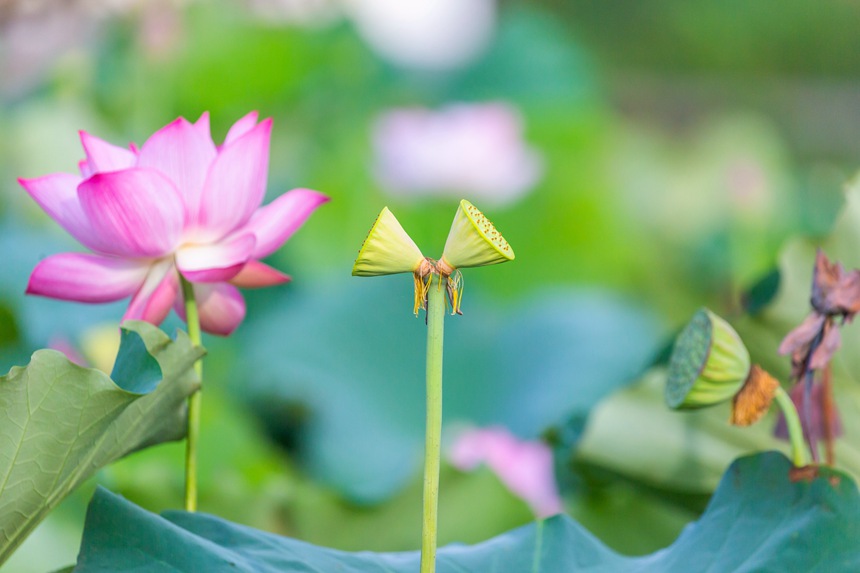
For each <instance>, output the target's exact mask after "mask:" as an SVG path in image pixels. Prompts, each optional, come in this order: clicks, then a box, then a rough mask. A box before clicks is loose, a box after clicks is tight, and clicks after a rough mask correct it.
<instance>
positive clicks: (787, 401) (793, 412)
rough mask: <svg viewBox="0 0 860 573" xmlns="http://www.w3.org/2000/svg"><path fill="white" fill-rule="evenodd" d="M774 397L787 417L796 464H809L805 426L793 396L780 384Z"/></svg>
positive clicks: (792, 452) (800, 465)
mask: <svg viewBox="0 0 860 573" xmlns="http://www.w3.org/2000/svg"><path fill="white" fill-rule="evenodd" d="M774 398H775V399H776V403H777V404H779V407H780V408H782V415H783V416H784V417H785V426H786V428H788V439H789V440H790V441H791V457H792V460H793V461H794V465H795V466H797V467H803V466H805V465H808V464H809V457H808V456H807V455H806V442H805V441H804V440H803V426H801V425H800V418H799V417H798V415H797V408H795V407H794V402H792V401H791V396H789V395H788V393H787V392H786V391H785V390H783V389H782V387H781V386H780V387H778V388H777V389H776V395H775V396H774Z"/></svg>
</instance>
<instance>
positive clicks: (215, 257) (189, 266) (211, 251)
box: [176, 233, 256, 283]
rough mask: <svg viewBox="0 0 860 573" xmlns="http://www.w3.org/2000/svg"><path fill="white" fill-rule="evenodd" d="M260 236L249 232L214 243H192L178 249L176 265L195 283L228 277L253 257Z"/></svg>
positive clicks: (226, 279)
mask: <svg viewBox="0 0 860 573" xmlns="http://www.w3.org/2000/svg"><path fill="white" fill-rule="evenodd" d="M255 243H256V240H255V239H254V235H252V234H250V233H249V234H246V235H241V236H238V237H236V238H233V239H230V240H226V241H222V242H220V243H215V244H212V245H188V246H184V247H181V248H180V249H179V250H178V251H177V252H176V266H177V267H179V270H180V272H181V273H182V274H183V276H185V278H186V279H188V280H189V281H191V282H193V283H215V282H223V281H228V280H230V279H232V278H233V277H235V276H236V275H237V274H239V271H241V270H242V267H244V266H245V263H247V262H248V260H249V259H250V258H251V252H252V251H253V250H254V244H255Z"/></svg>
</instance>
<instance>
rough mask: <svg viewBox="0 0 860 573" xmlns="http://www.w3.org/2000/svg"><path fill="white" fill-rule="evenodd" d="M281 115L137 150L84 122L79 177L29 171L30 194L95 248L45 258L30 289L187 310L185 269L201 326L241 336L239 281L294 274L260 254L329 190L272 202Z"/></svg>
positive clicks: (143, 308)
mask: <svg viewBox="0 0 860 573" xmlns="http://www.w3.org/2000/svg"><path fill="white" fill-rule="evenodd" d="M271 128H272V121H271V119H266V120H264V121H262V122H260V123H257V113H256V112H252V113H249V114H248V115H246V116H245V117H243V118H242V119H240V120H239V121H237V122H236V123H235V124H233V126H232V127H231V128H230V130H229V132H228V133H227V137H226V139H225V140H224V143H223V144H222V145H221V146H216V145H215V143H213V141H212V137H211V135H210V132H209V115H208V113H204V114H203V115H202V116H201V117H200V119H199V120H198V121H197V122H196V123H193V124H192V123H190V122H188V121H187V120H185V119H184V118H179V119H177V120H176V121H174V122H172V123H170V124H168V125H167V126H165V127H163V128H162V129H160V130H159V131H157V132H156V133H155V134H153V135H152V136H151V137H150V138H149V139H148V140H147V141H146V143H144V144H143V146H142V147H141V148H140V149H138V148H137V147H136V146H135V145H134V144H132V145H131V146H130V147H129V148H128V149H126V148H122V147H117V146H114V145H111V144H110V143H107V142H105V141H103V140H101V139H99V138H97V137H94V136H92V135H90V134H88V133H86V132H84V131H82V132H81V134H80V135H81V143H82V144H83V148H84V152H85V153H86V159H85V160H84V161H81V162H80V163H79V168H80V175H72V174H67V173H56V174H52V175H45V176H43V177H39V178H36V179H19V182H20V183H21V185H22V186H23V187H24V189H26V190H27V192H28V193H29V194H30V196H31V197H32V198H33V199H35V201H36V202H37V203H38V204H39V206H41V207H42V209H43V210H44V211H45V212H46V213H48V215H50V216H51V217H52V218H53V219H54V220H55V221H57V223H59V224H60V226H62V227H63V228H64V229H65V230H66V231H68V232H69V234H71V235H72V236H73V237H74V238H75V239H77V240H78V241H80V242H81V244H83V245H84V246H85V247H87V248H89V249H90V250H91V251H93V253H92V254H90V253H86V254H84V253H64V254H59V255H52V256H50V257H48V258H46V259H44V260H43V261H41V262H40V263H39V264H38V265H37V266H36V268H35V269H34V270H33V273H32V275H31V276H30V282H29V284H28V285H27V293H28V294H35V295H41V296H47V297H51V298H57V299H63V300H72V301H78V302H86V303H99V302H109V301H115V300H120V299H123V298H125V297H128V296H131V302H130V304H129V306H128V310H127V311H126V313H125V316H124V317H123V319H133V318H134V319H142V320H146V321H148V322H151V323H153V324H160V323H161V322H162V321H163V320H164V318H165V317H166V316H167V314H168V313H169V312H170V308H171V306H172V307H173V308H174V310H176V312H177V313H178V314H179V315H180V316H182V317H183V318H184V313H185V309H184V306H183V304H182V294H181V289H180V288H179V275H178V273H177V270H178V272H179V273H182V275H183V276H184V277H185V278H186V279H187V280H188V281H190V282H191V283H194V292H195V296H196V298H197V303H198V308H199V312H200V321H201V328H202V329H203V330H205V331H206V332H210V333H212V334H219V335H227V334H230V333H231V332H232V331H233V330H234V329H235V328H236V327H237V326H238V325H239V324H240V323H241V322H242V319H243V318H244V316H245V301H244V299H243V298H242V295H241V294H240V293H239V291H238V289H237V288H236V287H263V286H270V285H276V284H280V283H284V282H287V281H288V280H289V277H288V276H287V275H285V274H283V273H281V272H280V271H277V270H275V269H273V268H272V267H269V266H268V265H265V264H263V263H261V262H260V261H259V260H258V259H261V258H263V257H265V256H267V255H269V254H271V253H272V252H274V251H275V250H276V249H278V247H280V246H281V245H282V244H283V243H284V241H286V240H287V239H288V238H289V237H290V236H291V235H292V234H293V233H294V232H295V231H296V230H297V229H298V228H299V227H300V226H301V225H302V223H304V221H305V220H306V219H307V218H308V217H309V216H310V214H311V213H312V212H313V211H314V210H315V209H316V208H317V207H318V206H319V205H320V204H322V203H324V202H326V201H327V200H328V198H327V197H326V196H325V195H322V194H320V193H318V192H316V191H311V190H308V189H294V190H292V191H289V192H287V193H285V194H284V195H281V196H280V197H278V198H277V199H275V200H274V201H273V202H271V203H270V204H268V205H266V206H265V207H260V203H261V202H262V201H263V196H264V194H265V191H266V179H267V171H268V161H269V137H270V134H271Z"/></svg>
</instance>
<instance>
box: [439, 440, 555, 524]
mask: <svg viewBox="0 0 860 573" xmlns="http://www.w3.org/2000/svg"><path fill="white" fill-rule="evenodd" d="M448 458H449V459H450V460H451V464H452V465H453V466H454V467H456V468H457V469H459V470H461V471H471V470H474V469H475V468H477V467H478V465H480V464H481V463H484V464H486V465H487V466H488V467H489V468H490V469H491V470H492V471H493V473H495V474H496V475H497V476H498V478H499V480H500V481H501V482H502V483H503V484H504V485H505V487H507V488H508V489H509V490H510V491H511V493H514V494H515V495H517V496H518V497H519V498H520V499H522V500H523V501H525V502H526V503H527V504H528V505H529V507H530V508H531V510H532V512H533V513H534V514H535V517H537V518H538V519H542V518H544V517H550V516H552V515H555V514H557V513H561V512H562V511H563V504H562V501H561V496H560V495H559V492H558V485H557V484H556V481H555V473H554V472H553V461H552V452H551V451H550V449H549V446H547V445H546V444H544V443H543V442H538V441H520V440H519V439H517V437H516V436H514V435H513V434H511V433H510V432H509V431H508V430H507V429H505V428H503V427H500V426H495V427H491V428H483V429H473V430H468V431H466V432H464V433H463V434H462V435H460V437H459V438H458V439H457V440H456V442H455V443H454V445H453V447H452V448H451V450H450V452H449V455H448Z"/></svg>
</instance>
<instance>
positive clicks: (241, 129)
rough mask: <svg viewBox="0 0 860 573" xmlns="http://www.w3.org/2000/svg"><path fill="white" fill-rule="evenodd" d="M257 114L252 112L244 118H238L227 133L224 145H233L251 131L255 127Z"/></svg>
mask: <svg viewBox="0 0 860 573" xmlns="http://www.w3.org/2000/svg"><path fill="white" fill-rule="evenodd" d="M258 115H259V114H258V113H257V112H256V111H252V112H251V113H249V114H248V115H246V116H245V117H242V118H240V119H239V120H238V121H237V122H236V123H234V124H233V125H232V126H231V127H230V130H229V131H228V132H227V137H225V138H224V145H229V144H230V143H233V142H234V141H236V140H237V139H239V138H240V137H242V136H243V135H245V134H246V133H248V132H249V131H251V130H252V129H253V128H254V126H255V125H257V117H258Z"/></svg>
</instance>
